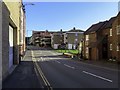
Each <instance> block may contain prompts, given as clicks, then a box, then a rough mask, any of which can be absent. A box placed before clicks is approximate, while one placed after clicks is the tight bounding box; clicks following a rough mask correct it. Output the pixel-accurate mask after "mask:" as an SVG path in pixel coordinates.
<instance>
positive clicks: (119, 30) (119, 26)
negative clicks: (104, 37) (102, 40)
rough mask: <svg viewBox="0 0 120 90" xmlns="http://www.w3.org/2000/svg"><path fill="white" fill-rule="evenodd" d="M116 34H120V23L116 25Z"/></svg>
mask: <svg viewBox="0 0 120 90" xmlns="http://www.w3.org/2000/svg"><path fill="white" fill-rule="evenodd" d="M116 31H117V35H120V25H118V26H117V27H116Z"/></svg>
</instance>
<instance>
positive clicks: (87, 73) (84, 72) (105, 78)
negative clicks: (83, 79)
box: [83, 71, 113, 82]
mask: <svg viewBox="0 0 120 90" xmlns="http://www.w3.org/2000/svg"><path fill="white" fill-rule="evenodd" d="M83 73H85V74H88V75H91V76H94V77H97V78H100V79H102V80H105V81H108V82H113V81H112V80H110V79H107V78H104V77H101V76H98V75H95V74H93V73H90V72H87V71H83Z"/></svg>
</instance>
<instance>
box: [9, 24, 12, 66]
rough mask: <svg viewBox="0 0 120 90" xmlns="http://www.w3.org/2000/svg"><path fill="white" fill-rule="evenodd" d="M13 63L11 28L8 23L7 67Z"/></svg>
mask: <svg viewBox="0 0 120 90" xmlns="http://www.w3.org/2000/svg"><path fill="white" fill-rule="evenodd" d="M12 65H13V28H12V27H11V26H10V25H9V68H10V67H11V66H12Z"/></svg>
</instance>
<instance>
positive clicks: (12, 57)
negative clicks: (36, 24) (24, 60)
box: [0, 0, 22, 80]
mask: <svg viewBox="0 0 120 90" xmlns="http://www.w3.org/2000/svg"><path fill="white" fill-rule="evenodd" d="M21 7H22V1H21V0H17V1H16V2H7V0H3V2H2V8H0V9H1V10H2V29H1V30H0V34H1V35H0V36H1V37H0V40H1V43H0V44H1V45H0V54H1V55H0V60H2V80H4V79H5V78H6V77H7V76H8V75H9V74H10V73H11V72H12V71H13V70H14V68H15V66H16V65H17V64H19V63H20V49H19V48H20V31H21V29H20V28H21V25H20V24H21V21H20V19H21V12H20V10H21V9H20V8H21Z"/></svg>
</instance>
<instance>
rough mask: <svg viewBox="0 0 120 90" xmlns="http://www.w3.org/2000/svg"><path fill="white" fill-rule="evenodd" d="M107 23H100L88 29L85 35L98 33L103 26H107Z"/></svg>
mask: <svg viewBox="0 0 120 90" xmlns="http://www.w3.org/2000/svg"><path fill="white" fill-rule="evenodd" d="M105 23H106V22H99V23H97V24H93V25H92V26H91V27H90V28H88V29H87V30H86V31H85V33H84V34H88V33H90V32H96V31H98V30H99V29H101V28H102V26H103V25H104V24H105Z"/></svg>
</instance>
